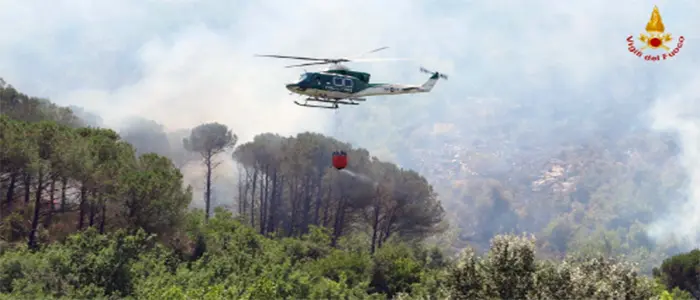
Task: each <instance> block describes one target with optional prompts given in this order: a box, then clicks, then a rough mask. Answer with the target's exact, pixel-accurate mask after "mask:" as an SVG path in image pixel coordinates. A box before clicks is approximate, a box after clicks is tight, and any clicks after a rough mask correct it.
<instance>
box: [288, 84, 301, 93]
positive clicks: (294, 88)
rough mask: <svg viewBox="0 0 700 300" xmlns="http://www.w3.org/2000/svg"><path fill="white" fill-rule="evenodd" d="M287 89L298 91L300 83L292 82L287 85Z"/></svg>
mask: <svg viewBox="0 0 700 300" xmlns="http://www.w3.org/2000/svg"><path fill="white" fill-rule="evenodd" d="M287 89H288V90H290V91H292V92H296V91H297V90H298V89H299V85H298V84H296V83H290V84H288V85H287Z"/></svg>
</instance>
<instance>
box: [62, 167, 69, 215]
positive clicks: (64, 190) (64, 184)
mask: <svg viewBox="0 0 700 300" xmlns="http://www.w3.org/2000/svg"><path fill="white" fill-rule="evenodd" d="M67 192H68V177H65V176H64V177H63V178H62V179H61V212H62V213H65V212H66V200H67V196H66V193H67Z"/></svg>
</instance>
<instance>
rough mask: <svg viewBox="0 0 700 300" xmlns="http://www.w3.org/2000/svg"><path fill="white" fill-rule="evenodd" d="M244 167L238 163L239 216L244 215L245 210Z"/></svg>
mask: <svg viewBox="0 0 700 300" xmlns="http://www.w3.org/2000/svg"><path fill="white" fill-rule="evenodd" d="M243 197H245V195H244V194H243V168H241V166H240V164H239V165H238V216H243V214H244V213H245V211H244V210H243Z"/></svg>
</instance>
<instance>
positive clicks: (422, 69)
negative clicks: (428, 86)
mask: <svg viewBox="0 0 700 300" xmlns="http://www.w3.org/2000/svg"><path fill="white" fill-rule="evenodd" d="M420 71H421V72H423V73H427V74H432V75H438V76H439V77H440V78H442V79H445V80H447V75H445V74H442V73H439V72H433V71H430V70H428V69H426V68H423V67H420Z"/></svg>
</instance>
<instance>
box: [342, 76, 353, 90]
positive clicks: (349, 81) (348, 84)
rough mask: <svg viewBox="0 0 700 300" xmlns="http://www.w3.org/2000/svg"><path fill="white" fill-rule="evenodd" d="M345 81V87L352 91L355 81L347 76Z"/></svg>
mask: <svg viewBox="0 0 700 300" xmlns="http://www.w3.org/2000/svg"><path fill="white" fill-rule="evenodd" d="M343 81H344V82H345V89H346V90H347V91H348V92H350V93H351V92H352V85H353V83H354V81H353V80H352V79H349V78H345V79H344V80H343Z"/></svg>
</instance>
